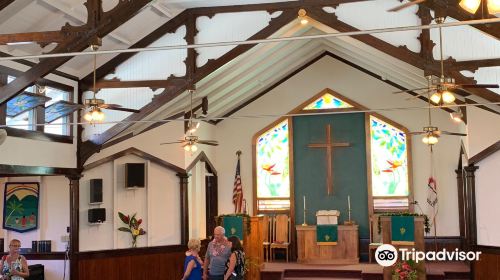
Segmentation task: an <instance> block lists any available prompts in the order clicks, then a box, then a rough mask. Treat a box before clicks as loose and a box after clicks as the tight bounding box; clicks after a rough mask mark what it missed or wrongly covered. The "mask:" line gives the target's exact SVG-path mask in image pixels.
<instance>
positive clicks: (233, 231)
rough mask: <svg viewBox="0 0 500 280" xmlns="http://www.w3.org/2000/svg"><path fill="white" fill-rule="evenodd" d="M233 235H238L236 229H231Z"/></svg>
mask: <svg viewBox="0 0 500 280" xmlns="http://www.w3.org/2000/svg"><path fill="white" fill-rule="evenodd" d="M231 234H232V235H235V234H236V229H235V228H234V227H232V228H231Z"/></svg>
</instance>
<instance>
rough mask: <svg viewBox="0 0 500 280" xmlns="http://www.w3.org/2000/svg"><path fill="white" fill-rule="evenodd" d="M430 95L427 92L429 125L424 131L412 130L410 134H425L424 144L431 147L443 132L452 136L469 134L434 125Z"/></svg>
mask: <svg viewBox="0 0 500 280" xmlns="http://www.w3.org/2000/svg"><path fill="white" fill-rule="evenodd" d="M429 95H430V93H429V92H427V98H428V102H429V109H428V114H429V115H428V116H429V123H428V125H427V126H424V128H423V129H422V131H414V132H410V135H424V137H423V138H422V142H424V144H427V145H429V146H431V148H432V145H434V144H437V142H439V137H441V135H443V134H444V135H452V136H467V134H465V133H458V132H449V131H443V130H439V129H438V127H437V126H433V125H432V114H431V98H430V97H429Z"/></svg>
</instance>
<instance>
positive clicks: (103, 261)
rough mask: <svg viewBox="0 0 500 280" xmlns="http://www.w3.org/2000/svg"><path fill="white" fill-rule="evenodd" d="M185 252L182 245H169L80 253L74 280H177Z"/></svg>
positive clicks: (181, 271) (180, 273)
mask: <svg viewBox="0 0 500 280" xmlns="http://www.w3.org/2000/svg"><path fill="white" fill-rule="evenodd" d="M185 251H186V247H185V246H183V245H173V246H161V247H149V248H137V249H120V250H108V251H95V252H81V253H79V254H78V258H79V262H78V270H79V271H78V276H79V277H78V279H79V280H94V279H106V280H115V279H116V280H136V279H148V280H155V279H158V280H160V279H161V280H167V279H180V278H181V277H182V273H183V267H184V258H185V254H184V252H185Z"/></svg>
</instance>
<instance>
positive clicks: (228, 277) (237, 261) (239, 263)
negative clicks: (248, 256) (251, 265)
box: [224, 236, 245, 280]
mask: <svg viewBox="0 0 500 280" xmlns="http://www.w3.org/2000/svg"><path fill="white" fill-rule="evenodd" d="M228 240H229V242H231V256H230V257H229V260H228V261H227V263H226V274H225V275H224V280H243V279H244V276H245V252H243V246H241V242H240V239H239V238H238V237H236V236H231V237H229V238H228Z"/></svg>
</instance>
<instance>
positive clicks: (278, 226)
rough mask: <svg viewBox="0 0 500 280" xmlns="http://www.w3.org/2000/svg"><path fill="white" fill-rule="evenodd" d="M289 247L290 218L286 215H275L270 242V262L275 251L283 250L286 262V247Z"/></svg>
mask: <svg viewBox="0 0 500 280" xmlns="http://www.w3.org/2000/svg"><path fill="white" fill-rule="evenodd" d="M289 246H290V218H289V217H288V216H287V215H276V217H275V218H274V226H273V239H272V242H271V246H270V247H271V260H274V250H275V249H285V253H286V261H287V262H288V255H289V254H288V247H289Z"/></svg>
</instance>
